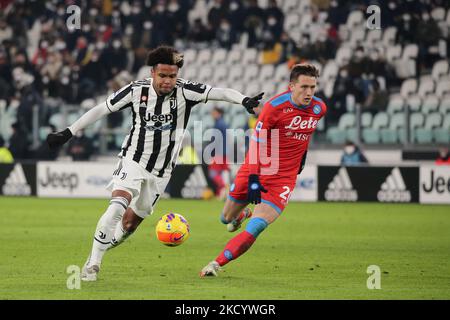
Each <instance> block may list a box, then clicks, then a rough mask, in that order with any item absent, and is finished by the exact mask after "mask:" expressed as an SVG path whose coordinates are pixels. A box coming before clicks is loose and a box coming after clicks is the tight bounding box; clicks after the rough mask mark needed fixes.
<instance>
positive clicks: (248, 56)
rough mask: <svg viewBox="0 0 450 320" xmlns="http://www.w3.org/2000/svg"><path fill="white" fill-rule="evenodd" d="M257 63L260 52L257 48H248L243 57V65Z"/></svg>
mask: <svg viewBox="0 0 450 320" xmlns="http://www.w3.org/2000/svg"><path fill="white" fill-rule="evenodd" d="M256 63H258V51H257V50H256V49H255V48H247V49H246V50H245V51H244V54H243V55H242V62H241V64H242V65H244V66H247V65H249V64H256Z"/></svg>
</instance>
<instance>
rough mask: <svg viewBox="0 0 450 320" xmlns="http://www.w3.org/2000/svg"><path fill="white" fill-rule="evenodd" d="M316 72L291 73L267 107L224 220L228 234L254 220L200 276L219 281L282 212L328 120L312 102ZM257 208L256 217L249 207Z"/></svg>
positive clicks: (301, 68)
mask: <svg viewBox="0 0 450 320" xmlns="http://www.w3.org/2000/svg"><path fill="white" fill-rule="evenodd" d="M318 76H319V72H318V70H317V69H316V68H315V67H314V66H313V65H309V64H301V65H296V66H294V67H293V68H292V70H291V75H290V83H289V90H288V91H286V92H283V93H281V94H278V95H276V96H275V97H273V98H272V99H270V100H269V101H267V102H266V103H265V104H264V107H263V109H262V112H261V114H260V115H259V117H258V120H257V122H256V125H255V129H254V132H253V135H252V137H251V140H250V148H249V151H248V153H247V156H246V158H245V162H244V163H243V165H242V166H241V167H240V169H239V171H238V173H237V175H236V178H235V180H234V183H233V184H232V185H231V187H230V193H229V195H228V199H227V201H226V202H225V206H224V208H223V212H222V215H221V221H222V223H224V224H226V225H227V229H228V231H230V232H234V231H236V230H237V229H239V228H240V226H241V224H242V222H243V221H244V220H245V219H248V218H251V219H250V220H249V221H248V223H247V226H246V228H245V230H244V231H243V232H241V233H239V234H238V235H236V236H235V237H234V238H232V239H231V240H230V241H229V242H228V243H227V244H226V246H225V248H224V249H223V251H222V252H221V253H220V254H219V255H218V256H217V258H216V259H215V260H213V261H211V262H210V263H208V264H207V265H206V266H205V267H204V268H203V269H202V270H201V271H200V276H202V277H204V276H217V271H218V270H220V267H222V266H224V265H225V264H227V263H229V262H230V261H232V260H235V259H237V258H238V257H239V256H240V255H242V254H243V253H245V252H246V251H247V250H248V249H249V248H250V247H251V246H252V245H253V243H254V242H255V241H256V238H257V237H258V235H259V234H260V233H261V232H262V231H263V230H264V229H266V228H267V226H268V225H269V224H271V223H273V222H274V221H275V220H276V219H277V218H278V217H279V216H280V214H281V212H282V211H283V210H284V208H285V206H286V205H287V203H288V201H289V197H290V195H291V192H292V191H293V189H294V187H295V183H296V180H297V175H298V174H299V173H300V172H301V170H302V169H303V166H304V164H305V160H306V152H307V149H308V146H309V141H310V138H311V135H312V134H313V132H314V131H315V130H316V128H317V124H318V122H319V120H320V119H321V118H322V117H323V116H324V115H325V113H326V110H327V107H326V105H325V103H324V102H323V101H322V100H321V99H319V98H317V97H315V96H314V93H315V91H316V87H317V78H318ZM249 203H253V204H256V206H255V208H254V212H253V213H252V212H251V210H250V209H249V208H247V205H248V204H249Z"/></svg>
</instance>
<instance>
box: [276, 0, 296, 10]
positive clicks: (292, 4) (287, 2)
mask: <svg viewBox="0 0 450 320" xmlns="http://www.w3.org/2000/svg"><path fill="white" fill-rule="evenodd" d="M298 5H299V3H298V0H284V2H283V4H282V5H281V4H280V7H282V8H283V12H292V11H296V9H297V6H298Z"/></svg>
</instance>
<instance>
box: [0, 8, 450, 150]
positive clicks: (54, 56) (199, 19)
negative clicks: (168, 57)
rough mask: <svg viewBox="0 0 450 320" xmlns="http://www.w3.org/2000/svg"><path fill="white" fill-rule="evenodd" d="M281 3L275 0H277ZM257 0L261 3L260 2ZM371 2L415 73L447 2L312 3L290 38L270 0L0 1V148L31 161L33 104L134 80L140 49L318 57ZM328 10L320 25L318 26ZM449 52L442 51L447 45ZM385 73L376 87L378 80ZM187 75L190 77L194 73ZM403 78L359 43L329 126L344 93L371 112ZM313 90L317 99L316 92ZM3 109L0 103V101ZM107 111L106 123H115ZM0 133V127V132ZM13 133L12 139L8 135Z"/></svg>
mask: <svg viewBox="0 0 450 320" xmlns="http://www.w3.org/2000/svg"><path fill="white" fill-rule="evenodd" d="M278 2H279V1H278ZM261 3H264V5H262V4H261ZM73 4H74V5H78V6H79V7H80V8H81V24H80V27H81V28H80V29H71V28H68V27H67V25H66V22H67V19H68V18H69V17H70V16H71V13H68V12H67V8H68V7H69V6H70V5H73ZM369 4H377V5H379V6H380V8H381V28H386V27H388V26H396V27H397V28H398V32H397V39H396V41H397V42H398V43H400V44H402V45H404V44H407V43H417V44H418V46H419V54H418V58H417V70H418V72H417V76H419V75H420V74H421V73H423V72H425V71H427V70H429V69H430V68H431V66H432V64H433V63H434V61H436V60H437V59H438V55H437V53H436V52H433V51H432V50H429V49H430V48H431V47H434V46H437V44H438V42H439V40H441V39H443V38H444V37H446V38H445V39H446V43H447V47H448V43H449V41H448V34H447V35H444V34H442V32H441V29H440V28H439V27H438V26H437V23H436V21H434V20H433V18H432V17H431V15H430V12H431V10H432V9H433V8H434V7H436V6H441V7H444V8H446V9H448V7H449V3H448V1H444V0H421V1H400V0H390V1H379V2H376V1H363V0H360V1H339V4H338V2H337V1H336V0H311V9H312V23H311V26H312V27H311V28H308V30H307V31H305V32H304V33H303V34H302V37H301V39H300V41H294V40H293V39H292V37H291V36H290V34H289V31H290V30H285V14H286V13H285V12H283V11H282V10H281V8H280V6H279V4H278V3H277V1H276V0H267V1H257V0H247V1H237V0H209V1H207V0H183V1H181V0H157V1H155V0H153V1H150V0H141V1H138V0H133V1H117V0H103V1H101V0H92V1H69V0H66V1H64V0H53V1H25V0H24V1H9V0H2V1H0V6H1V9H2V10H1V12H0V101H2V100H3V101H4V106H3V107H2V108H3V111H2V110H0V112H6V111H7V110H8V109H9V108H13V109H16V110H17V116H16V118H17V122H16V123H14V126H13V127H14V128H13V130H12V132H13V135H12V136H8V137H3V138H4V139H5V140H6V145H9V146H12V145H13V144H17V145H20V146H21V147H20V149H21V150H20V152H17V151H15V150H14V151H13V156H14V158H15V159H22V158H33V157H35V156H36V155H37V153H36V152H34V151H36V150H30V149H29V142H30V139H31V138H30V135H31V132H32V129H33V122H32V121H33V116H32V114H33V107H35V106H37V107H38V109H39V118H38V120H37V121H38V124H39V126H45V125H49V124H48V120H49V117H50V116H51V115H52V114H53V113H54V112H57V109H58V108H55V106H56V107H58V106H59V105H60V104H63V103H70V104H80V103H81V102H82V101H83V100H85V99H86V98H89V97H95V96H96V95H98V94H99V93H102V92H106V91H115V90H117V89H118V88H120V87H121V86H123V85H124V84H126V83H127V82H129V81H131V80H133V79H134V75H135V74H137V72H138V71H139V70H140V69H141V67H142V66H143V65H144V63H145V57H146V52H147V50H148V49H149V48H154V47H156V46H157V45H160V44H168V45H173V46H175V47H177V48H179V49H180V50H184V49H187V48H196V49H201V48H226V49H230V48H232V46H233V45H234V44H236V43H238V42H239V41H240V38H241V35H243V34H246V35H247V36H248V42H247V45H248V47H255V48H257V49H258V50H260V51H261V52H262V53H263V59H262V63H273V64H280V63H283V64H284V63H286V64H288V65H293V64H295V63H298V62H301V61H311V60H316V61H319V62H321V63H323V64H324V63H326V61H328V60H329V59H333V58H334V57H335V55H336V51H337V50H338V48H339V46H340V43H341V39H340V38H339V33H338V28H339V25H341V24H344V23H345V22H346V21H347V18H348V15H349V13H350V12H351V11H352V10H354V9H363V10H364V11H365V8H366V7H367V6H368V5H369ZM323 13H326V20H325V23H317V22H318V20H319V18H320V16H321V15H323ZM447 51H448V49H447ZM380 76H381V77H383V78H384V79H385V83H384V84H382V85H381V84H380V83H379V82H378V81H377V80H376V79H377V77H380ZM194 80H195V79H194ZM401 80H402V79H401V78H400V77H399V76H398V75H397V73H396V72H395V69H394V67H393V66H392V65H391V64H389V63H388V62H387V60H386V57H385V56H384V54H383V53H382V52H377V51H366V50H365V48H364V47H363V46H359V47H358V48H357V49H356V50H355V51H354V52H353V56H352V59H351V60H350V62H349V63H348V64H347V65H345V66H343V67H341V68H340V69H339V71H338V76H337V78H336V80H335V83H334V86H333V94H332V97H331V98H330V99H329V101H328V103H327V104H328V105H329V106H330V110H329V114H328V116H327V121H329V123H336V121H337V120H338V119H339V117H340V115H341V114H342V113H343V112H345V104H346V101H345V99H346V96H347V95H348V94H352V95H354V97H355V99H356V102H357V103H360V104H362V105H363V106H364V108H367V110H369V111H371V112H373V113H376V112H378V111H379V110H384V109H385V108H386V105H387V103H388V100H387V99H388V94H387V92H388V91H389V90H390V89H391V88H394V87H397V88H398V87H399V85H400V83H401ZM318 95H319V96H320V97H322V98H324V96H323V92H319V93H318ZM0 109H1V108H0ZM120 121H121V118H119V119H118V120H116V121H115V120H114V117H112V118H111V119H110V121H109V125H110V126H112V127H114V126H118V125H120ZM0 134H1V132H0ZM11 139H19V140H20V141H19V142H14V143H13V142H12V141H11Z"/></svg>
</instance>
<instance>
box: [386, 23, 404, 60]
mask: <svg viewBox="0 0 450 320" xmlns="http://www.w3.org/2000/svg"><path fill="white" fill-rule="evenodd" d="M396 37H397V27H389V28H387V29H385V30H384V33H383V40H382V42H383V46H384V47H385V48H389V47H391V46H393V45H394V44H395V38H396ZM400 50H401V47H400ZM399 56H400V54H399Z"/></svg>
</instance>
